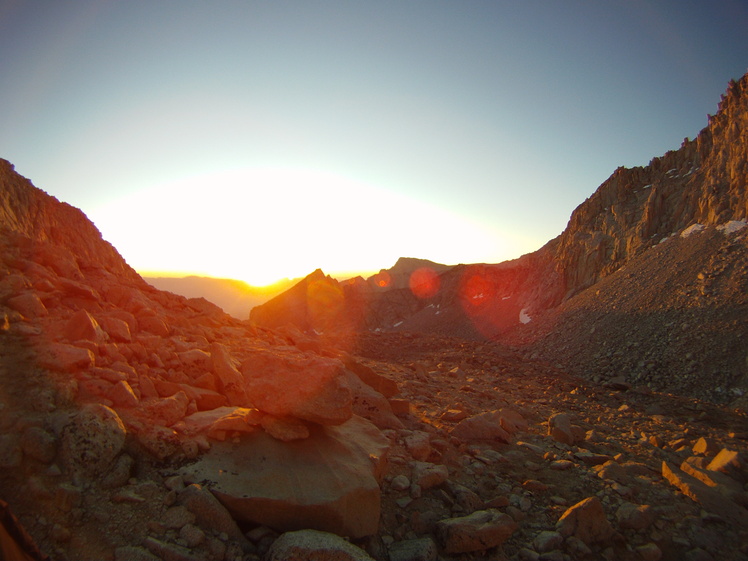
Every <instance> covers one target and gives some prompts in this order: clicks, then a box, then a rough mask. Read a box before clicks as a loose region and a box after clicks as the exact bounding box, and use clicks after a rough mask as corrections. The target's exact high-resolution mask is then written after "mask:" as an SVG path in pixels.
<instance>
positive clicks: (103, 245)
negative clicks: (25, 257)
mask: <svg viewBox="0 0 748 561" xmlns="http://www.w3.org/2000/svg"><path fill="white" fill-rule="evenodd" d="M0 231H1V232H2V233H3V234H5V235H7V236H10V237H13V238H14V243H17V244H18V245H26V246H28V247H27V249H28V250H30V251H31V253H32V255H33V258H32V260H36V259H34V258H38V259H39V260H41V262H44V261H51V262H54V263H56V266H57V267H58V268H59V267H65V268H66V269H68V271H67V272H68V274H71V271H70V270H71V269H78V272H77V273H75V272H73V273H72V274H74V275H75V276H80V274H81V273H80V269H86V268H99V269H103V270H105V271H107V272H109V273H111V274H114V275H117V276H120V277H123V278H126V279H128V280H130V281H133V282H142V280H141V279H140V276H139V275H138V274H137V273H136V272H135V271H134V270H133V269H132V268H131V267H130V266H129V265H128V264H127V263H126V262H125V260H124V259H123V258H122V256H121V255H120V254H119V253H118V252H117V250H116V249H114V247H113V246H112V245H111V244H109V243H108V242H106V241H104V240H103V239H102V237H101V233H100V232H99V231H98V229H97V228H96V227H95V226H94V225H93V224H92V223H91V222H90V221H89V220H88V218H87V217H86V215H85V214H83V213H82V212H81V211H80V210H78V209H77V208H75V207H72V206H70V205H69V204H67V203H61V202H60V201H58V200H57V199H55V198H54V197H51V196H50V195H48V194H47V193H45V192H44V191H42V190H40V189H37V188H36V187H34V186H33V185H32V184H31V182H30V181H29V180H28V179H26V178H25V177H22V176H21V175H19V174H18V173H16V172H15V169H14V167H13V165H12V164H11V163H10V162H8V161H6V160H3V159H0Z"/></svg>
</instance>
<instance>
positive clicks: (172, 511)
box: [161, 505, 195, 529]
mask: <svg viewBox="0 0 748 561" xmlns="http://www.w3.org/2000/svg"><path fill="white" fill-rule="evenodd" d="M161 522H162V523H163V524H164V526H166V527H167V528H173V529H179V528H182V527H183V526H185V525H186V524H194V523H195V515H194V514H193V513H191V512H190V511H189V510H187V508H186V507H184V506H182V505H179V506H173V507H170V508H168V509H167V510H166V512H165V513H164V514H163V516H162V517H161Z"/></svg>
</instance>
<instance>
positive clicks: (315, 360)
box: [241, 349, 353, 425]
mask: <svg viewBox="0 0 748 561" xmlns="http://www.w3.org/2000/svg"><path fill="white" fill-rule="evenodd" d="M241 370H242V374H243V375H244V380H245V386H244V387H245V390H246V392H247V396H248V398H249V400H250V401H251V402H252V404H253V405H254V406H255V407H257V409H259V410H260V411H265V412H267V413H270V414H272V415H275V416H277V417H296V418H297V419H303V420H305V421H312V422H314V423H319V424H322V425H339V424H341V423H344V422H345V421H347V420H348V419H350V418H351V416H352V415H353V410H352V395H351V388H350V386H349V384H348V381H347V379H346V374H345V370H344V368H343V365H342V363H341V362H340V361H338V360H333V359H329V358H322V357H318V356H315V355H309V354H305V353H301V352H298V351H293V350H289V351H286V352H282V353H281V352H277V351H276V352H271V351H269V350H265V349H256V350H253V351H252V352H251V354H250V355H249V358H248V359H247V360H246V361H245V362H244V363H243V364H242V366H241Z"/></svg>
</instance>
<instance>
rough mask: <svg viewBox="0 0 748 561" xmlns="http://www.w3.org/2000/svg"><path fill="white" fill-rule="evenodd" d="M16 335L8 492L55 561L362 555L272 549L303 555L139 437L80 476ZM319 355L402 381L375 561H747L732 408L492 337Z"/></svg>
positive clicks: (415, 341) (5, 372) (12, 334)
mask: <svg viewBox="0 0 748 561" xmlns="http://www.w3.org/2000/svg"><path fill="white" fill-rule="evenodd" d="M7 327H8V329H6V331H5V333H4V335H3V336H2V337H1V338H0V345H2V353H1V356H2V370H1V371H0V375H1V376H2V384H1V385H0V387H1V388H2V392H3V395H2V403H3V407H2V409H1V410H0V419H1V421H2V423H1V424H0V428H1V429H2V431H3V433H4V436H3V437H2V441H1V442H0V461H1V462H2V463H3V468H4V469H3V471H2V489H3V494H2V498H3V499H5V500H6V501H8V502H9V503H10V505H11V507H12V508H13V510H14V512H15V513H16V514H17V515H18V516H19V518H20V520H21V522H22V523H23V524H24V526H25V527H26V528H27V529H28V530H29V532H30V533H31V535H32V536H33V537H34V538H35V540H36V541H37V543H38V544H39V546H40V547H41V549H42V551H44V552H45V553H46V554H48V555H50V556H51V557H52V558H53V559H112V558H114V559H167V560H168V559H204V558H209V559H227V560H228V559H262V558H268V559H270V558H272V559H281V558H296V559H302V558H303V559H306V558H310V559H311V558H315V559H318V558H319V559H321V558H336V559H337V558H340V559H349V558H350V559H356V558H361V559H363V558H366V557H364V555H365V554H364V553H363V551H359V550H354V552H353V553H346V555H349V557H332V553H329V551H328V553H326V554H325V555H329V557H304V556H299V557H292V556H291V554H289V553H287V552H286V553H279V551H281V552H282V551H284V550H283V547H292V549H293V548H294V547H295V548H296V549H293V551H296V553H295V555H301V554H300V553H298V551H299V547H301V546H288V545H287V544H285V541H288V540H289V539H291V538H292V537H294V534H293V533H290V534H285V535H284V537H283V540H279V539H278V538H279V533H278V532H276V531H275V530H273V529H271V528H268V527H266V526H263V525H257V524H248V523H245V522H240V526H239V530H238V531H237V526H236V524H235V523H234V522H233V520H231V518H230V517H226V511H225V509H223V508H222V507H221V506H220V505H218V504H217V503H216V502H215V501H212V502H211V501H210V500H209V499H210V497H208V498H206V497H202V496H200V493H198V492H197V491H195V487H194V486H190V487H186V483H188V482H186V481H185V477H184V476H183V475H181V474H182V473H183V467H184V466H185V465H187V466H189V465H190V464H191V463H192V462H193V461H194V460H190V459H189V458H186V457H185V456H184V454H176V455H173V456H171V457H167V458H165V459H162V460H159V459H158V458H157V457H154V454H153V453H152V452H151V453H148V452H146V451H144V450H143V447H142V443H139V442H137V441H132V442H131V441H130V439H129V437H128V442H127V443H126V444H125V445H124V449H125V451H126V453H125V454H123V455H122V456H120V458H122V457H127V458H129V460H126V461H125V463H127V464H128V466H127V467H126V468H125V467H119V468H117V467H115V468H113V469H112V470H110V471H108V472H107V473H106V474H105V475H104V476H103V477H101V478H100V479H98V480H91V479H90V478H89V477H87V476H86V474H85V473H81V472H78V473H73V474H72V476H71V474H70V471H69V470H68V469H67V468H66V466H68V465H69V464H68V463H66V462H68V459H66V458H65V457H64V455H65V454H66V453H68V454H69V451H68V452H66V450H68V448H69V447H67V448H66V447H65V445H64V442H62V440H64V438H65V437H64V436H60V437H58V436H56V432H55V427H56V426H64V425H65V422H66V421H65V419H66V418H67V416H68V415H69V414H70V413H71V410H74V409H76V408H77V407H78V405H76V404H75V403H74V401H72V400H70V397H71V396H70V395H68V396H66V395H65V394H64V392H61V386H60V378H61V377H60V376H59V375H54V376H51V377H50V376H49V374H48V373H46V372H45V371H44V370H43V369H39V368H37V367H35V366H34V361H35V357H36V351H35V349H33V348H31V347H30V346H29V344H28V336H25V335H23V334H19V333H18V331H17V329H14V328H13V326H12V325H9V326H7ZM21 331H23V330H21ZM307 343H309V341H308V340H307ZM314 343H315V344H317V343H316V342H314ZM302 346H304V345H302ZM322 348H323V349H324V351H322V352H324V353H327V354H331V353H334V352H337V349H343V350H345V352H346V353H348V354H346V355H345V356H348V357H358V358H356V363H357V364H358V365H360V366H361V365H363V366H364V367H369V368H370V369H372V370H373V371H374V372H376V373H378V374H380V375H382V376H385V377H387V378H389V379H391V380H394V381H395V382H396V383H397V385H398V387H399V393H398V395H397V396H395V397H393V398H392V400H391V403H392V405H393V410H394V411H395V412H397V413H398V417H399V419H400V421H401V422H402V426H401V427H398V428H389V429H384V430H383V433H384V435H385V436H386V438H387V439H388V441H389V444H390V446H391V447H390V449H389V452H388V454H387V457H388V462H387V466H388V467H387V468H386V470H385V471H384V473H383V478H382V479H381V509H382V510H381V517H380V523H379V527H378V530H377V532H376V533H375V534H374V535H373V536H369V537H362V538H359V539H355V540H353V543H354V544H355V545H357V546H359V547H360V548H361V549H363V550H365V551H367V552H368V554H369V555H370V556H371V557H372V558H374V559H391V560H392V561H396V560H398V561H399V560H416V559H465V560H467V559H547V560H553V559H558V560H563V559H632V560H639V559H641V560H654V559H673V560H674V559H691V560H701V559H704V560H707V559H748V549H746V545H745V544H747V543H748V510H746V509H745V508H744V507H745V506H748V495H746V492H745V487H744V486H745V484H746V481H747V479H746V476H748V472H747V471H746V467H745V464H744V463H741V462H743V460H742V458H744V457H745V454H746V453H747V448H748V446H747V445H746V439H748V422H747V421H746V417H745V416H744V415H743V414H741V413H739V412H737V411H730V410H725V409H722V408H720V407H718V406H715V405H712V404H709V403H706V402H700V401H696V400H691V399H684V398H678V397H675V396H670V395H662V394H657V393H653V392H651V391H650V390H648V389H647V388H646V387H631V386H630V385H629V384H627V383H625V382H623V381H621V380H618V381H616V380H613V381H612V383H609V384H608V385H607V386H601V385H594V384H587V383H584V382H582V381H581V380H579V379H575V378H572V377H570V376H568V375H566V374H565V373H563V372H560V371H556V370H553V369H551V368H549V367H547V366H543V365H541V364H538V363H534V362H532V361H528V360H526V359H524V358H522V357H521V356H519V355H518V354H516V353H515V352H513V351H511V350H509V349H508V348H506V347H502V346H499V345H497V344H493V343H476V342H466V341H461V340H458V339H441V338H436V337H431V336H419V335H407V334H366V335H361V336H357V337H347V338H339V339H337V340H335V341H326V342H325V343H324V345H323V346H322ZM318 350H319V349H318ZM20 372H22V373H23V375H22V376H19V375H18V374H19V373H20ZM62 378H64V376H62ZM490 412H502V413H496V414H493V415H492V414H491V413H490ZM465 419H477V421H476V422H474V423H473V424H472V425H470V424H466V423H465ZM460 427H461V428H460ZM549 433H550V434H549ZM229 434H232V433H229ZM233 434H234V437H233V440H234V441H235V442H238V441H239V440H241V439H242V438H245V437H244V436H242V435H240V434H239V433H233ZM19 436H20V439H19V438H18V437H19ZM13 442H15V443H16V445H17V446H16V447H14V446H13ZM732 452H737V453H739V456H738V455H735V454H732ZM86 461H87V462H91V461H96V458H87V459H86ZM120 463H122V462H120ZM130 464H132V465H130ZM710 468H711V469H710ZM682 470H689V471H690V475H689V474H686V473H684V471H682ZM193 495H198V497H197V498H195V497H193ZM741 505H742V506H741ZM211 509H215V512H213V511H212V510H211ZM206 512H211V514H210V515H208V516H206V515H205V513H206ZM325 536H328V535H327V534H325ZM328 537H329V536H328ZM276 543H277V544H278V545H274V544H276ZM303 543H304V544H306V545H305V546H304V547H312V548H323V549H324V548H327V550H329V548H339V547H343V546H340V545H336V544H330V543H327V542H326V541H325V543H324V545H319V544H317V542H314V540H311V541H310V540H309V539H308V538H307V539H306V541H303ZM309 543H311V544H312V545H309ZM315 544H316V545H315ZM336 555H343V554H342V553H336Z"/></svg>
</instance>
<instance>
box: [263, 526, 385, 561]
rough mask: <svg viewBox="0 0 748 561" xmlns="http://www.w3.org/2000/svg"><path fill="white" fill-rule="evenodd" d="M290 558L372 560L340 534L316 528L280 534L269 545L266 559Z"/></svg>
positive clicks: (283, 560)
mask: <svg viewBox="0 0 748 561" xmlns="http://www.w3.org/2000/svg"><path fill="white" fill-rule="evenodd" d="M291 559H299V560H301V559H320V560H321V559H335V560H336V561H373V559H372V558H371V557H370V556H369V555H368V554H367V553H366V552H365V551H364V550H363V549H361V548H359V547H356V546H355V545H353V544H352V543H350V542H348V541H346V540H344V539H343V538H341V537H340V536H336V535H335V534H330V533H328V532H320V531H318V530H298V531H296V532H286V533H285V534H282V535H281V536H280V537H279V538H278V539H277V540H275V542H274V543H273V545H272V546H271V547H270V550H269V551H268V554H267V556H266V560H267V561H287V560H291Z"/></svg>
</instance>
